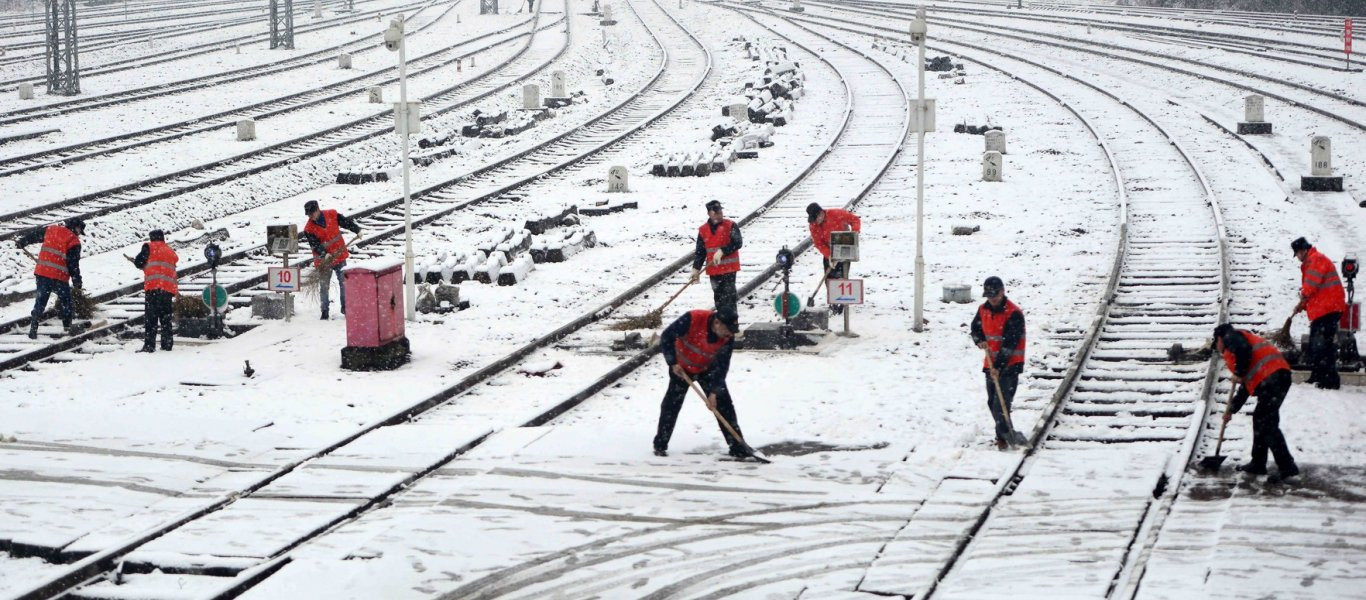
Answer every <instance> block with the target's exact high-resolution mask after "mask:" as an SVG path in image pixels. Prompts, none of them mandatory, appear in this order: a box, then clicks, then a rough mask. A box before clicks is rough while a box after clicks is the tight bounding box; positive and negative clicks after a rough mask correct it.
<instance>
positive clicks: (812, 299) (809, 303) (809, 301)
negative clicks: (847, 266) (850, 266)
mask: <svg viewBox="0 0 1366 600" xmlns="http://www.w3.org/2000/svg"><path fill="white" fill-rule="evenodd" d="M838 266H839V263H837V262H832V263H830V268H829V269H826V270H825V275H824V276H823V277H821V282H820V283H818V284H816V289H814V290H811V295H810V296H807V297H806V307H807V308H811V307H814V306H816V292H819V291H821V286H823V285H825V280H827V279H829V278H830V274H831V273H833V272H834V271H835V267H838Z"/></svg>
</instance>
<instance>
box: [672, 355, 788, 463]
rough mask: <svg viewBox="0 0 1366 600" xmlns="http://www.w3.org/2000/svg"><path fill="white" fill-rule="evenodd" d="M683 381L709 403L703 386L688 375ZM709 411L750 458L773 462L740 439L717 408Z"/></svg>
mask: <svg viewBox="0 0 1366 600" xmlns="http://www.w3.org/2000/svg"><path fill="white" fill-rule="evenodd" d="M683 381H686V382H688V386H689V387H691V388H692V390H693V391H694V392H697V395H698V397H700V398H702V403H703V404H706V403H707V394H706V393H704V392H703V391H702V386H700V385H697V382H695V381H693V380H692V378H691V377H688V374H687V373H684V374H683ZM707 410H710V411H711V414H712V415H713V416H715V417H716V420H717V421H720V422H721V425H722V426H724V427H725V428H726V431H728V432H730V435H731V437H733V438H735V440H736V441H738V442H740V447H741V448H744V450H745V452H748V453H749V457H750V458H752V459H754V460H757V461H759V462H761V463H764V464H769V463H771V462H773V461H771V460H769V459H767V458H764V457H763V456H761V455H760V454H759V452H758V451H757V450H755V449H754V448H752V447H750V445H749V443H748V442H746V441H745V438H743V437H740V432H738V431H736V430H735V428H734V427H731V426H730V421H727V420H726V418H725V417H723V416H721V413H720V411H718V410H716V409H715V408H712V407H711V406H708V407H707Z"/></svg>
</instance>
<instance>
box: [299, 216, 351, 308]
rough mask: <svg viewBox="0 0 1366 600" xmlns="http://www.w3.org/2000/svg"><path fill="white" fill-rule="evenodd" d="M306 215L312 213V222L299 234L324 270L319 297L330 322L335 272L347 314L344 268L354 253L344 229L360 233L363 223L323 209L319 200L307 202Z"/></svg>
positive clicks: (309, 221)
mask: <svg viewBox="0 0 1366 600" xmlns="http://www.w3.org/2000/svg"><path fill="white" fill-rule="evenodd" d="M304 214H306V215H308V223H306V224H304V233H303V235H301V236H299V237H302V238H303V239H304V240H305V241H307V242H308V246H309V248H310V249H311V250H313V268H315V269H322V286H321V292H320V293H319V294H318V296H319V304H321V305H322V319H323V320H324V321H326V320H327V309H328V307H329V306H330V305H331V300H330V298H329V297H328V288H330V287H332V276H333V275H336V276H337V293H338V294H341V313H342V314H343V315H344V314H346V280H345V279H344V278H343V277H342V269H343V268H345V267H346V259H347V258H349V257H350V256H351V253H350V252H349V251H347V249H346V240H345V239H343V238H342V232H341V230H342V229H347V230H349V231H351V232H352V233H357V234H359V233H360V225H357V224H356V222H355V221H353V220H351V219H350V218H347V216H346V215H343V214H341V213H339V212H337V211H335V210H331V209H328V210H320V209H319V208H318V201H317V200H309V201H308V202H305V203H304ZM324 263H326V264H324Z"/></svg>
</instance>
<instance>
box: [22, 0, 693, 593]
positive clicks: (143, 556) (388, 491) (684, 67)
mask: <svg viewBox="0 0 1366 600" xmlns="http://www.w3.org/2000/svg"><path fill="white" fill-rule="evenodd" d="M633 8H637V9H638V11H639V14H640V16H641V18H642V19H643V20H644V21H645V22H646V23H647V26H648V27H649V28H650V29H651V30H652V32H653V33H654V34H655V35H656V37H657V38H658V39H660V40H661V47H662V48H668V47H677V46H678V45H680V44H688V45H690V46H691V47H690V48H689V50H688V51H687V52H683V53H681V54H679V55H675V53H677V52H679V50H673V51H669V50H666V51H665V52H666V58H665V60H662V61H661V62H660V65H659V74H658V76H657V77H656V79H655V80H654V81H653V82H652V83H651V85H650V86H648V89H646V90H645V91H644V92H642V93H641V94H640V95H638V96H636V97H635V98H632V99H630V100H627V101H626V102H625V103H623V105H622V106H621V107H619V108H618V109H616V110H614V111H612V112H610V113H609V114H608V115H604V117H602V118H600V119H599V120H598V121H597V122H595V123H593V124H590V125H589V126H587V127H585V128H583V129H582V130H581V132H582V133H580V132H575V133H572V134H566V136H564V138H565V139H563V140H561V141H559V142H555V143H552V144H549V146H552V147H553V146H555V145H556V144H561V143H564V144H566V145H565V147H561V148H558V151H559V152H561V153H563V152H564V151H565V150H566V149H568V148H572V147H574V146H577V147H579V148H582V147H583V146H584V144H585V143H592V142H594V141H596V142H597V144H598V145H597V146H596V147H594V148H592V149H590V150H588V151H587V152H584V153H582V154H580V155H578V156H576V157H574V158H572V159H569V160H561V161H560V163H559V167H558V168H565V167H566V166H568V165H569V164H571V163H577V162H579V161H581V160H583V159H584V158H585V157H586V156H590V155H592V154H594V153H596V152H598V151H600V150H601V149H603V148H606V147H607V146H610V145H612V144H614V143H616V142H618V141H620V140H621V139H622V138H624V137H625V136H627V135H630V134H632V133H634V132H638V131H640V130H641V129H642V128H643V127H644V126H645V125H648V124H650V123H653V122H656V121H657V120H658V119H659V118H660V117H662V116H663V115H665V114H667V113H668V112H670V111H672V110H673V109H674V108H675V107H676V106H678V105H679V104H680V103H681V102H682V101H683V100H684V99H686V98H687V97H690V96H691V95H693V94H694V93H695V92H696V90H697V89H698V88H699V87H700V86H701V84H702V82H703V80H704V79H705V78H706V76H707V75H708V74H709V73H710V70H711V60H710V55H709V54H708V53H707V52H706V50H705V48H704V47H703V46H702V45H701V44H700V42H698V41H697V40H696V39H695V38H694V37H693V36H692V34H690V33H689V32H687V31H686V30H685V29H684V28H682V26H681V25H679V24H677V22H676V21H674V20H673V19H672V17H670V16H668V15H667V13H666V12H665V11H664V10H663V9H662V8H660V7H659V6H658V5H654V6H653V7H651V6H648V5H645V6H640V7H633ZM680 95H681V96H682V98H680V97H679V96H680ZM613 126H615V127H617V128H618V131H617V133H616V135H611V131H610V129H611V127H613ZM623 127H625V128H626V129H625V131H620V129H621V128H623ZM572 136H580V137H577V138H573V139H570V138H572ZM575 142H576V143H575ZM531 154H535V153H534V152H532V153H528V155H531ZM541 158H544V157H541ZM545 171H546V170H545V169H541V173H542V174H544V173H545ZM536 177H537V176H533V177H531V178H528V180H530V179H532V178H536ZM523 183H525V182H523ZM504 187H505V188H509V187H511V186H504ZM504 191H506V190H504ZM471 203H472V202H471ZM468 204H469V203H466V205H468ZM448 212H449V211H448ZM429 222H436V221H429ZM368 223H369V224H368V225H367V226H368V227H374V226H375V224H374V223H373V220H370V221H368ZM448 224H449V223H448ZM377 237H378V236H372V237H371V238H368V239H367V240H366V243H364V244H362V245H361V246H360V247H358V253H359V254H361V255H362V256H363V255H365V253H367V252H372V251H373V249H374V248H377V247H378V246H377V245H375V244H377V242H378V241H379V240H377V239H376V238H377ZM386 237H387V236H386ZM382 239H383V238H382ZM661 281H663V276H662V275H659V274H656V275H655V276H652V278H651V280H650V281H647V282H643V283H641V284H639V285H638V286H636V288H634V289H633V290H631V291H629V292H627V293H626V294H623V295H622V296H621V297H619V298H618V299H615V300H613V301H612V302H609V303H608V305H607V306H605V307H602V308H598V309H595V310H594V311H592V312H590V313H587V314H585V315H584V316H583V317H581V318H580V319H577V320H575V321H574V322H571V323H569V324H567V325H565V326H563V327H561V328H559V329H557V330H555V331H553V332H551V333H550V334H548V335H546V336H543V337H541V338H538V339H536V340H534V341H532V342H531V343H530V344H528V345H527V346H526V347H524V348H523V349H520V350H518V351H516V352H514V353H513V354H512V355H510V356H508V357H505V358H504V359H502V360H499V361H496V362H495V363H494V364H491V365H489V366H488V367H486V368H484V369H481V370H479V371H478V372H476V373H474V374H472V375H471V376H469V377H467V378H465V379H464V380H462V381H461V382H460V383H457V384H455V385H454V386H452V387H451V388H449V389H447V390H446V391H444V392H442V393H441V394H438V395H437V396H435V397H432V398H427V399H424V400H423V401H421V402H420V403H418V404H416V405H413V406H410V407H408V408H405V409H403V410H402V411H400V412H398V413H396V414H394V415H393V416H391V417H388V418H385V419H383V420H381V421H379V422H377V423H375V424H372V425H370V426H367V427H365V428H363V429H362V430H360V431H356V432H353V433H350V434H347V435H346V436H345V437H344V438H343V439H341V440H339V441H337V442H336V443H334V444H331V445H329V446H328V447H326V448H324V449H321V450H319V451H317V452H314V453H310V454H309V455H308V456H306V457H302V458H299V459H297V460H294V461H291V462H290V463H289V464H288V465H285V466H283V467H280V468H277V469H273V470H272V469H266V470H262V471H260V472H255V473H252V475H251V476H250V477H248V479H252V480H254V481H253V482H252V483H251V484H249V485H247V486H244V487H242V488H241V489H238V490H236V491H234V492H232V493H231V494H226V495H223V496H222V497H220V498H217V499H215V500H214V501H213V502H210V503H207V504H206V505H205V506H203V507H202V508H201V509H199V510H196V511H194V512H195V514H193V515H191V516H187V517H185V518H182V519H178V520H177V521H176V522H172V523H166V524H163V525H161V526H159V527H157V528H155V529H154V530H151V531H147V532H144V533H142V534H140V535H138V536H136V538H137V539H136V540H135V541H133V542H132V543H127V544H121V545H119V546H118V547H115V548H89V549H81V550H79V551H78V550H76V549H74V548H72V547H68V548H66V549H65V550H64V551H59V552H56V553H55V554H54V555H55V556H61V557H66V558H71V559H74V558H79V557H80V555H82V554H86V553H88V552H91V551H94V552H95V554H91V555H88V556H85V557H84V558H81V559H80V560H79V561H77V562H75V563H74V564H73V565H72V567H71V569H70V570H69V572H67V573H65V574H63V575H60V576H55V577H53V578H52V579H51V580H49V581H48V582H47V583H45V584H42V585H40V586H38V587H35V588H34V589H32V590H30V591H28V592H25V593H24V594H22V595H21V596H19V597H20V598H23V599H25V600H26V599H28V598H47V597H53V596H55V595H56V594H60V593H66V592H72V593H71V595H69V596H66V597H73V598H83V597H86V598H95V597H107V596H106V595H105V593H104V592H102V591H101V587H100V585H99V582H101V581H103V575H102V574H103V573H104V572H106V571H108V570H109V569H111V568H114V566H115V564H116V560H120V559H124V560H126V561H127V562H126V564H125V566H124V567H121V568H126V569H128V571H130V572H133V571H139V570H143V571H145V570H151V569H153V568H157V569H161V570H162V572H170V573H179V574H181V575H180V576H181V577H182V578H185V579H194V578H195V577H196V576H200V577H209V578H212V579H213V581H212V583H211V585H206V586H203V587H195V589H204V590H209V591H208V592H205V593H204V594H203V595H202V596H203V597H214V598H218V597H232V596H234V595H236V594H237V593H240V591H241V590H242V589H245V588H247V587H250V586H251V585H254V584H255V583H256V582H257V581H259V579H260V578H261V577H264V576H267V575H269V574H270V573H271V572H273V571H274V570H275V569H278V568H279V567H280V566H282V565H283V564H285V563H286V562H287V561H288V557H287V556H285V553H286V552H287V551H288V550H289V549H291V548H293V547H295V546H297V545H298V544H302V543H304V542H305V541H307V540H309V539H311V538H313V537H315V536H317V535H320V534H321V533H323V532H325V531H326V530H327V529H329V527H330V526H331V525H332V524H335V523H340V522H345V521H347V520H349V519H352V518H354V517H355V516H356V515H359V514H361V513H362V512H364V511H365V510H367V509H369V508H371V507H373V506H375V505H377V504H379V503H381V502H383V501H384V500H385V499H386V498H388V497H389V496H390V495H392V494H394V493H397V492H398V491H399V490H401V489H403V488H405V487H406V486H407V484H406V483H405V482H404V481H396V479H407V478H408V477H409V476H410V475H411V477H412V478H413V479H415V478H416V477H420V476H421V474H408V473H401V472H389V473H388V474H387V475H381V478H382V479H385V480H386V481H387V483H384V484H383V485H381V486H380V488H383V489H377V490H376V492H375V494H374V495H373V496H369V497H366V498H365V499H363V500H360V501H356V502H349V501H348V502H328V503H325V504H324V506H320V507H315V506H310V507H309V511H310V513H309V514H310V515H313V516H314V517H316V516H317V515H318V513H317V512H316V511H317V510H319V509H322V510H324V511H325V512H324V513H322V514H323V515H324V516H325V517H326V519H328V520H329V521H328V522H326V523H322V524H321V525H319V524H318V522H317V519H316V518H311V519H301V520H300V522H301V523H303V524H304V525H305V526H306V528H307V530H306V531H290V532H272V533H270V534H268V535H265V534H263V535H262V536H261V537H259V538H256V539H247V540H246V541H245V542H244V543H246V544H248V545H252V546H253V547H254V548H257V549H266V550H269V551H268V552H265V551H263V555H261V556H257V559H259V560H251V559H249V558H243V556H247V557H250V556H256V555H253V554H251V553H250V552H247V553H246V554H245V555H244V554H242V553H235V554H234V557H218V558H215V557H212V556H205V557H202V558H203V559H204V560H203V561H200V562H199V565H198V566H196V567H194V568H189V569H187V568H185V567H184V565H183V563H182V562H179V561H178V559H174V560H172V559H168V558H167V557H170V556H173V555H168V554H165V553H164V552H163V551H162V550H161V549H160V548H161V547H163V546H164V545H167V544H170V545H175V544H178V543H183V542H184V541H185V540H186V539H189V540H193V539H194V537H195V535H196V532H197V531H202V530H203V529H204V528H210V529H211V528H213V527H215V524H217V523H222V522H228V523H232V522H235V520H236V519H237V518H238V516H237V515H238V514H240V512H239V511H251V510H255V509H259V508H260V506H261V502H264V503H266V504H269V503H271V502H273V500H271V498H272V497H278V496H280V495H286V496H292V495H293V492H292V491H291V490H294V489H296V488H297V486H298V479H297V478H298V477H303V478H304V479H305V480H307V479H309V478H311V477H312V476H313V475H315V474H316V471H315V470H312V469H309V468H308V466H306V465H311V466H317V465H318V464H324V463H326V461H327V460H328V457H330V456H338V455H342V456H345V455H349V454H353V453H355V452H357V451H363V452H373V448H372V447H371V446H370V444H373V443H375V442H377V441H378V442H381V443H382V441H383V440H384V439H392V438H390V437H388V436H391V435H395V434H401V435H406V433H407V431H408V430H406V429H403V428H401V427H397V426H398V425H401V424H404V423H407V422H409V421H410V419H411V418H412V417H414V416H415V415H417V414H420V413H422V412H424V411H428V410H430V409H432V408H433V407H436V406H439V405H440V404H441V403H443V402H444V401H446V400H448V399H449V398H451V397H452V396H454V395H455V394H458V393H459V392H461V391H463V390H465V389H468V388H469V387H471V386H474V385H477V384H478V383H479V382H480V381H483V380H484V379H487V378H488V377H490V376H492V375H493V374H495V373H498V372H501V371H502V370H503V369H505V368H506V367H507V366H508V365H509V364H512V363H513V362H515V361H516V360H517V359H518V358H519V357H521V356H522V355H524V354H525V353H527V352H530V351H532V350H533V349H535V348H538V347H541V346H543V345H546V344H549V343H550V342H551V341H553V340H555V339H559V338H560V337H563V336H564V335H567V334H568V332H571V331H573V330H575V329H577V328H579V327H582V326H584V325H585V324H587V323H592V322H595V321H597V320H599V319H601V317H602V316H603V314H605V313H606V312H608V311H610V307H611V306H617V305H620V304H622V303H624V302H626V301H627V300H628V299H629V298H632V297H634V296H635V295H637V294H639V293H640V292H641V291H643V290H645V289H648V288H650V287H651V286H653V285H656V284H658V283H660V282H661ZM456 437H459V436H458V435H456ZM476 438H477V440H479V439H482V438H483V436H482V435H481V436H476ZM451 439H452V438H451V437H450V436H436V437H432V438H431V440H432V442H434V443H440V444H448V446H443V448H442V449H441V450H440V451H439V452H440V453H441V454H442V455H443V456H447V457H449V456H453V455H456V454H459V453H461V452H463V451H465V450H466V449H467V448H468V447H469V446H470V444H468V443H463V442H462V443H452V442H451ZM477 440H476V442H475V443H477ZM366 448H370V450H366ZM386 471H387V470H386ZM291 474H292V475H291ZM218 526H219V527H221V525H218ZM230 527H232V528H233V530H234V531H235V532H237V533H240V534H241V535H243V536H246V537H248V538H251V537H252V536H253V535H254V534H261V533H262V532H259V531H253V530H251V529H249V528H236V527H235V526H230ZM281 536H290V537H289V538H288V539H286V540H283V541H282V539H281ZM164 560H172V563H171V564H162V563H163V562H164ZM92 578H94V579H92ZM86 582H89V583H91V584H94V587H91V588H83V587H80V586H82V585H83V584H85V583H86ZM194 585H195V586H200V585H201V584H200V583H195V584H194ZM73 590H74V591H73ZM111 593H114V594H118V593H119V591H117V590H116V591H114V592H111Z"/></svg>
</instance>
